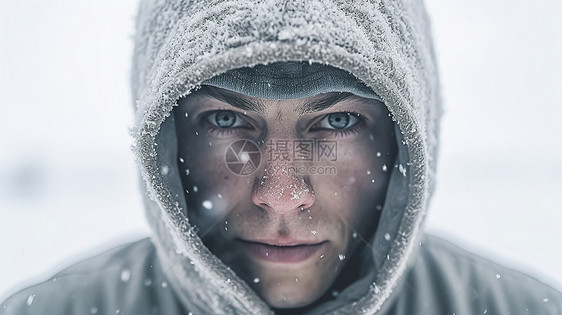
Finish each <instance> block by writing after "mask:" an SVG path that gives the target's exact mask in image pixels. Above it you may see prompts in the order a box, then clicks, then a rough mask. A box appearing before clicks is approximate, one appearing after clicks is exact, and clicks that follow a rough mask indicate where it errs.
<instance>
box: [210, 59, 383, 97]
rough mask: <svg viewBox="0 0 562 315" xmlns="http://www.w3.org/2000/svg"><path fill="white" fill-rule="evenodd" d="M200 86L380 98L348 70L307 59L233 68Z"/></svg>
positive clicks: (267, 93)
mask: <svg viewBox="0 0 562 315" xmlns="http://www.w3.org/2000/svg"><path fill="white" fill-rule="evenodd" d="M203 85H210V86H214V87H219V88H222V89H226V90H230V91H233V92H237V93H240V94H244V95H248V96H252V97H258V98H265V99H279V100H288V99H297V98H305V97H310V96H314V95H318V94H320V93H328V92H349V93H352V94H355V95H357V96H361V97H365V98H371V99H376V100H379V101H380V100H381V99H380V97H379V96H378V95H377V94H375V93H374V92H373V91H372V90H371V89H369V88H368V87H367V86H366V85H365V84H363V82H361V81H359V80H357V79H356V78H355V77H354V76H353V75H352V74H351V73H349V72H347V71H344V70H341V69H338V68H334V67H331V66H328V65H323V64H318V63H309V62H297V61H289V62H275V63H271V64H268V65H256V66H254V67H245V68H239V69H234V70H230V71H227V72H225V73H223V74H221V75H218V76H216V77H214V78H211V79H209V80H206V81H204V82H203Z"/></svg>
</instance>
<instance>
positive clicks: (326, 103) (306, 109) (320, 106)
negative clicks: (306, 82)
mask: <svg viewBox="0 0 562 315" xmlns="http://www.w3.org/2000/svg"><path fill="white" fill-rule="evenodd" d="M352 95H353V94H352V93H349V92H330V93H327V94H324V95H322V96H321V97H319V98H318V99H312V100H308V101H306V102H305V103H304V105H303V107H302V108H301V110H300V114H301V115H303V114H309V113H314V112H319V111H322V110H325V109H327V108H330V107H332V106H334V105H335V104H337V103H339V102H341V101H343V100H345V99H346V98H348V97H351V96H352Z"/></svg>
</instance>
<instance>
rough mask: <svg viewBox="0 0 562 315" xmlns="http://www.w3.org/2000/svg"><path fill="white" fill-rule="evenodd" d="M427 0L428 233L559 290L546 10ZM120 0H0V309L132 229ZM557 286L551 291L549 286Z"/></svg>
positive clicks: (556, 94) (128, 8) (558, 151)
mask: <svg viewBox="0 0 562 315" xmlns="http://www.w3.org/2000/svg"><path fill="white" fill-rule="evenodd" d="M533 4H534V5H531V4H530V2H528V1H523V0H512V1H509V2H507V1H501V2H500V1H487V0H473V1H470V2H467V1H460V0H429V1H428V3H427V5H428V10H429V12H430V14H431V16H432V18H433V26H434V35H435V40H436V45H437V52H438V57H439V61H440V67H441V72H442V81H443V96H444V100H445V102H446V106H447V113H446V115H445V117H444V121H443V129H442V131H443V133H442V134H443V138H442V140H443V141H442V150H441V156H440V169H439V177H438V180H439V182H438V191H437V193H436V194H435V197H434V199H433V203H432V208H431V212H430V216H429V218H428V227H429V229H431V230H433V231H437V232H438V233H439V234H441V235H446V237H447V238H449V239H453V240H455V241H459V242H460V243H461V244H463V245H465V246H467V247H469V248H474V249H477V250H479V251H481V252H483V253H484V254H485V255H487V256H491V257H494V259H496V260H499V261H501V262H505V263H507V264H508V265H510V266H515V267H518V268H527V269H528V270H531V272H532V273H533V274H536V275H540V276H542V277H544V278H546V279H548V280H549V281H551V282H558V283H562V271H561V269H560V266H562V246H561V245H560V241H561V240H562V228H561V225H562V207H561V204H562V202H561V201H562V200H561V199H562V163H561V162H562V131H561V130H562V128H560V124H561V122H560V116H561V115H562V107H561V106H562V92H561V88H562V58H560V56H562V32H561V30H562V19H560V16H562V3H561V2H560V1H558V0H541V1H540V5H539V3H538V2H537V3H533ZM135 10H136V1H132V0H127V1H109V0H105V1H100V0H98V1H93V0H88V1H73V0H52V1H38V0H36V1H31V0H19V1H4V0H1V1H0V45H1V49H0V53H1V56H0V80H1V81H0V135H1V136H2V137H1V140H0V141H1V143H2V145H1V148H0V300H2V297H5V295H6V294H9V293H11V292H13V291H14V290H16V289H18V288H21V287H22V286H24V285H26V284H31V283H33V282H35V281H36V280H38V279H41V278H43V277H47V275H49V274H50V273H52V272H54V271H56V270H58V269H59V268H60V266H61V265H68V264H69V263H72V262H74V261H78V260H80V259H81V258H84V257H87V256H89V255H91V254H92V253H95V252H99V251H101V250H103V249H105V248H108V247H110V246H112V245H115V244H119V243H123V242H126V241H128V240H133V239H136V238H139V237H141V236H144V235H148V228H147V227H146V224H145V222H144V214H143V210H142V204H141V199H140V194H139V193H138V183H137V177H136V176H137V174H136V168H135V167H136V166H135V164H134V161H133V157H132V154H131V153H130V149H129V146H130V138H129V136H128V130H127V128H128V126H129V125H130V123H131V122H132V106H131V100H130V95H129V85H128V74H129V69H130V57H131V50H132V40H131V37H132V35H133V20H134V14H135ZM558 287H559V288H560V285H558Z"/></svg>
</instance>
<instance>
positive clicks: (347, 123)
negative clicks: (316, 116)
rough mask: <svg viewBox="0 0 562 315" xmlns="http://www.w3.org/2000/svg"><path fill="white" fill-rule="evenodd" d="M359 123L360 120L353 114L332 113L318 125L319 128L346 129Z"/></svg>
mask: <svg viewBox="0 0 562 315" xmlns="http://www.w3.org/2000/svg"><path fill="white" fill-rule="evenodd" d="M357 123H359V118H357V117H356V116H355V115H352V114H351V113H332V114H328V115H326V116H325V117H324V118H322V120H320V121H319V122H318V124H317V127H319V128H325V129H346V128H349V127H353V126H355V125H356V124H357Z"/></svg>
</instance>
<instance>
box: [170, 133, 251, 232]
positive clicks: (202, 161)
mask: <svg viewBox="0 0 562 315" xmlns="http://www.w3.org/2000/svg"><path fill="white" fill-rule="evenodd" d="M184 140H185V141H183V143H186V144H185V145H183V146H182V145H180V147H179V154H178V159H179V158H181V160H179V161H178V167H179V171H180V174H181V180H182V184H183V188H184V195H185V198H186V202H187V206H188V217H189V219H190V220H191V221H192V223H193V224H194V225H196V226H198V228H199V229H200V230H203V229H205V230H206V229H207V228H209V227H211V226H212V225H214V223H215V222H216V221H217V220H220V219H222V218H224V217H225V216H226V214H227V212H228V210H229V209H230V207H231V206H232V205H233V204H236V201H237V200H240V198H241V196H243V195H245V194H246V193H247V190H248V187H249V186H250V181H249V177H245V176H240V175H237V174H235V173H233V172H232V171H231V170H230V169H229V168H228V166H227V165H226V162H225V152H226V149H227V148H228V143H224V141H223V142H218V141H212V140H211V139H210V138H209V137H207V136H206V135H199V136H191V137H189V139H184ZM209 143H211V144H210V145H209ZM182 160H183V162H182Z"/></svg>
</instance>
